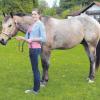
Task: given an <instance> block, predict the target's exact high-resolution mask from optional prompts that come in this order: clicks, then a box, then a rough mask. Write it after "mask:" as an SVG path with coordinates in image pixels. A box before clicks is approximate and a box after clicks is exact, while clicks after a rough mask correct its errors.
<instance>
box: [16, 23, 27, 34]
mask: <svg viewBox="0 0 100 100" xmlns="http://www.w3.org/2000/svg"><path fill="white" fill-rule="evenodd" d="M16 25H17V28H18V29H19V31H21V32H24V33H26V32H27V30H28V27H29V25H28V24H25V23H17V24H16Z"/></svg>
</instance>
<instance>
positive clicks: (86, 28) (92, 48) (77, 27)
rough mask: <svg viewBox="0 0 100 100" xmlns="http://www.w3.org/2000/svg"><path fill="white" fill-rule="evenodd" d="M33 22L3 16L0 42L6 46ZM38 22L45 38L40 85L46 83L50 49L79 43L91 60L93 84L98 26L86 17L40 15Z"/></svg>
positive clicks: (99, 41)
mask: <svg viewBox="0 0 100 100" xmlns="http://www.w3.org/2000/svg"><path fill="white" fill-rule="evenodd" d="M32 20H33V18H32V16H31V15H22V14H10V15H6V16H5V15H4V20H3V21H2V32H1V34H0V43H1V44H2V45H6V44H7V43H8V41H9V40H10V39H11V38H12V37H14V36H15V35H16V34H17V32H18V31H22V32H24V33H26V31H27V30H28V27H29V26H30V25H31V24H32ZM41 21H42V22H43V23H44V25H45V30H46V37H47V40H46V43H44V44H43V45H42V52H41V63H42V68H43V73H42V82H45V83H47V82H48V79H49V75H48V70H49V64H50V62H49V60H50V56H51V51H52V50H54V49H58V50H66V49H70V48H73V47H75V46H77V45H78V44H82V45H83V46H84V48H85V51H86V53H87V56H88V58H89V61H90V70H89V76H88V82H89V83H93V82H94V78H95V71H96V69H98V68H99V65H100V52H99V51H100V24H99V23H98V22H97V21H96V20H95V19H93V18H92V17H89V16H88V15H79V16H75V17H72V18H68V19H57V18H53V17H48V16H42V17H41Z"/></svg>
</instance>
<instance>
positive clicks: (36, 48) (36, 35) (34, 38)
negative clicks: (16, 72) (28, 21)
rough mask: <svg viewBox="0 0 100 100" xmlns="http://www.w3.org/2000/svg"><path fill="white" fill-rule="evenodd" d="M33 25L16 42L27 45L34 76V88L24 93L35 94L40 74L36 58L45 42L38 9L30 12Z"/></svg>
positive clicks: (38, 85)
mask: <svg viewBox="0 0 100 100" xmlns="http://www.w3.org/2000/svg"><path fill="white" fill-rule="evenodd" d="M32 17H33V25H31V26H30V27H29V29H28V31H27V33H26V35H25V37H22V36H18V37H16V40H18V41H21V40H22V41H23V40H24V41H26V42H27V43H28V44H29V56H30V61H31V65H32V71H33V74H34V87H33V88H32V89H31V90H26V91H25V93H31V92H33V93H35V94H37V93H38V91H39V89H40V72H39V69H38V56H39V55H40V53H41V43H42V42H46V33H45V27H44V24H43V23H42V22H41V20H40V17H41V16H40V12H39V10H38V9H34V10H33V11H32Z"/></svg>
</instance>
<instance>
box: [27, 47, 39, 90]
mask: <svg viewBox="0 0 100 100" xmlns="http://www.w3.org/2000/svg"><path fill="white" fill-rule="evenodd" d="M40 53H41V48H30V49H29V56H30V61H31V65H32V71H33V75H34V88H33V90H34V91H38V90H39V89H40V72H39V69H38V57H39V55H40Z"/></svg>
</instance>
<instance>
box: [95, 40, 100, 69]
mask: <svg viewBox="0 0 100 100" xmlns="http://www.w3.org/2000/svg"><path fill="white" fill-rule="evenodd" d="M99 66H100V40H99V42H98V44H97V47H96V69H98V68H99Z"/></svg>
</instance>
